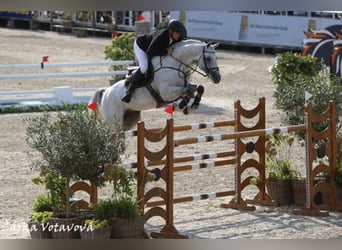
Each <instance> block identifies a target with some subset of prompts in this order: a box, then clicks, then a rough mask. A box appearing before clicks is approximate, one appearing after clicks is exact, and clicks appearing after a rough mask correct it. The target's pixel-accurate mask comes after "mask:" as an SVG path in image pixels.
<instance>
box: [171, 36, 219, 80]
mask: <svg viewBox="0 0 342 250" xmlns="http://www.w3.org/2000/svg"><path fill="white" fill-rule="evenodd" d="M218 45H219V43H215V44H213V43H210V42H209V43H205V42H202V41H200V40H193V39H187V40H183V41H181V42H179V43H176V44H175V45H174V51H173V57H174V58H176V60H177V61H178V62H181V64H182V65H183V66H185V67H184V68H185V69H186V70H187V71H189V72H194V71H197V70H196V69H195V70H194V68H192V67H190V66H189V65H192V64H196V66H198V67H199V68H200V69H201V70H202V71H204V72H205V76H208V77H209V78H210V79H211V80H212V81H213V82H214V83H219V82H220V81H221V75H220V71H219V68H218V66H217V58H216V52H215V49H216V48H217V46H218ZM201 74H202V73H201Z"/></svg>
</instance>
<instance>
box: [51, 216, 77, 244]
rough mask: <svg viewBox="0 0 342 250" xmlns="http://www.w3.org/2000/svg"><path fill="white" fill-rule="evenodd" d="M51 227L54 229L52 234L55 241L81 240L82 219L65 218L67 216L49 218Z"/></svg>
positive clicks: (74, 217) (75, 217)
mask: <svg viewBox="0 0 342 250" xmlns="http://www.w3.org/2000/svg"><path fill="white" fill-rule="evenodd" d="M49 224H50V227H52V230H51V234H52V238H53V239H80V238H81V235H80V228H81V222H80V219H79V218H78V217H77V216H75V215H72V216H71V217H69V218H65V215H64V216H63V215H58V216H56V217H50V218H49Z"/></svg>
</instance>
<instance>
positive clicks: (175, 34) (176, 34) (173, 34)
mask: <svg viewBox="0 0 342 250" xmlns="http://www.w3.org/2000/svg"><path fill="white" fill-rule="evenodd" d="M171 37H172V39H173V40H175V41H178V40H179V39H180V37H181V34H180V33H178V32H175V31H171Z"/></svg>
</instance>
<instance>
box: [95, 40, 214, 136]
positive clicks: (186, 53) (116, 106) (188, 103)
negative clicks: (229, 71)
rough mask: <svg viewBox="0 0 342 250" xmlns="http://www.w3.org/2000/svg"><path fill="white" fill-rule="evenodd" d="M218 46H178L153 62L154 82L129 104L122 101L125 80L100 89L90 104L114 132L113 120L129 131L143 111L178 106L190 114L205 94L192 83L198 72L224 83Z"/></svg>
mask: <svg viewBox="0 0 342 250" xmlns="http://www.w3.org/2000/svg"><path fill="white" fill-rule="evenodd" d="M217 46H218V43H216V44H212V43H205V42H202V41H199V40H192V39H189V40H184V41H181V42H179V43H176V44H174V45H173V47H174V50H173V53H172V55H169V56H162V57H158V56H157V57H154V58H152V60H151V63H152V66H153V75H154V77H153V80H152V82H151V83H150V84H147V85H146V86H144V87H140V88H138V89H136V90H135V91H134V93H133V96H132V99H131V101H130V102H129V103H125V102H123V101H121V97H122V96H123V95H124V93H125V91H126V87H127V86H125V82H126V79H123V80H120V81H118V82H116V83H115V84H113V85H112V86H110V87H108V88H101V89H98V90H97V91H96V92H95V93H94V95H93V97H92V98H91V100H90V102H89V103H92V102H96V103H97V109H98V110H99V112H100V114H101V117H102V118H103V119H105V121H106V122H107V123H108V124H109V125H110V126H111V127H112V128H113V129H114V124H113V121H114V118H115V119H116V120H117V121H118V123H119V124H120V125H122V126H123V127H124V128H126V129H130V128H132V127H133V126H135V125H136V123H137V122H138V121H139V120H140V115H141V111H142V110H147V109H152V108H156V107H161V106H162V105H165V104H169V103H177V105H178V108H179V109H181V110H183V113H184V114H187V113H188V112H189V111H190V110H192V109H194V108H197V106H198V105H199V103H200V100H201V96H202V94H203V92H204V87H203V86H202V85H195V84H191V83H190V82H189V77H190V75H191V74H192V73H194V72H198V73H200V74H201V75H202V76H205V77H209V79H211V81H212V82H213V83H219V82H220V80H221V75H220V71H219V68H218V66H217V58H216V52H215V49H216V48H217ZM198 68H199V69H200V70H201V71H199V70H198ZM202 72H204V73H202Z"/></svg>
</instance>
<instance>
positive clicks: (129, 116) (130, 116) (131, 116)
mask: <svg viewBox="0 0 342 250" xmlns="http://www.w3.org/2000/svg"><path fill="white" fill-rule="evenodd" d="M140 119H141V111H135V110H129V109H128V110H126V111H125V112H124V115H123V126H124V129H132V128H133V127H134V126H135V125H136V124H137V122H138V121H140Z"/></svg>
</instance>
